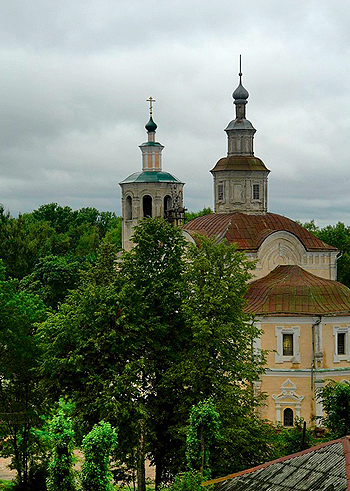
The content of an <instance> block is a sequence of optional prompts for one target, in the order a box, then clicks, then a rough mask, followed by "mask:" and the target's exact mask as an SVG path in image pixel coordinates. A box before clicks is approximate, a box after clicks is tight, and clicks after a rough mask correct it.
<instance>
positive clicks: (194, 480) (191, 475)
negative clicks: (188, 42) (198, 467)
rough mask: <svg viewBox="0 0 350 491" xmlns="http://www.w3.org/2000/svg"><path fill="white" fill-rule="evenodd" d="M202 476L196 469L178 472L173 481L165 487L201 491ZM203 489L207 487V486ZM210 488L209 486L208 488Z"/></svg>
mask: <svg viewBox="0 0 350 491" xmlns="http://www.w3.org/2000/svg"><path fill="white" fill-rule="evenodd" d="M201 482H202V476H201V473H200V472H198V471H187V472H182V473H180V474H178V475H177V476H176V477H175V479H174V482H173V483H172V484H171V485H170V486H168V487H167V488H166V489H167V490H168V491H202V490H203V487H202V486H201ZM205 489H208V488H207V487H206V488H205ZM209 489H210V488H209Z"/></svg>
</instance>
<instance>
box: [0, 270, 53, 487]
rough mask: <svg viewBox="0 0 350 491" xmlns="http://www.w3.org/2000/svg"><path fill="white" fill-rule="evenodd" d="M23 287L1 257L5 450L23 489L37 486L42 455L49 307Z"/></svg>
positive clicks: (0, 401) (0, 423)
mask: <svg viewBox="0 0 350 491" xmlns="http://www.w3.org/2000/svg"><path fill="white" fill-rule="evenodd" d="M17 286H18V282H17V281H15V280H5V268H4V267H3V265H2V263H1V261H0V413H1V419H0V433H1V437H2V445H1V449H0V451H1V455H2V456H4V457H9V456H10V457H11V459H12V460H11V466H12V468H14V469H16V471H17V481H18V485H19V488H20V489H23V490H27V489H30V486H31V485H33V486H34V483H33V481H34V480H35V476H34V474H33V471H34V469H35V468H37V467H38V460H40V456H39V457H38V455H37V454H38V452H40V446H41V444H40V441H39V439H38V438H37V435H36V433H35V431H34V429H35V428H40V427H41V425H42V420H41V416H42V415H43V414H45V411H46V409H47V408H46V405H45V402H44V401H43V400H42V397H41V394H40V391H39V388H38V372H37V369H38V359H39V348H38V345H37V340H36V337H35V330H36V327H35V325H36V323H37V322H41V321H43V320H44V319H45V317H46V315H47V309H46V307H45V305H44V303H43V302H42V301H41V300H40V299H39V298H38V297H37V296H36V295H33V294H29V293H24V292H19V291H18V288H17ZM36 459H38V460H36Z"/></svg>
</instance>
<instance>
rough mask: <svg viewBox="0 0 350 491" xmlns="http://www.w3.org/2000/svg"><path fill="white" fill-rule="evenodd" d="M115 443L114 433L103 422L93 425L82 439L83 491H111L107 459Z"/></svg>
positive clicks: (109, 426)
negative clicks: (83, 458)
mask: <svg viewBox="0 0 350 491" xmlns="http://www.w3.org/2000/svg"><path fill="white" fill-rule="evenodd" d="M116 443H117V434H116V431H115V430H114V429H113V428H112V427H111V425H110V424H109V423H105V422H104V421H101V422H100V423H99V424H98V425H95V426H94V427H93V429H92V430H91V431H90V433H88V434H87V435H86V437H85V438H84V439H83V444H82V448H83V451H84V457H85V460H84V463H83V467H82V486H83V491H113V486H112V473H111V472H110V469H109V458H110V455H111V451H112V448H113V447H114V446H115V445H116Z"/></svg>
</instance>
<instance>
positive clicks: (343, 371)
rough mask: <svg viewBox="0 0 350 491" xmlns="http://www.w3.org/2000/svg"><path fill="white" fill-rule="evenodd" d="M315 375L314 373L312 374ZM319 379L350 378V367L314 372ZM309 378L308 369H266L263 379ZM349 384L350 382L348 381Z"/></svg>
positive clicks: (309, 372) (309, 370)
mask: <svg viewBox="0 0 350 491" xmlns="http://www.w3.org/2000/svg"><path fill="white" fill-rule="evenodd" d="M314 373H315V372H314ZM316 373H317V375H318V376H319V377H323V378H331V377H339V376H341V375H343V376H345V377H347V376H350V367H345V368H333V369H332V368H321V369H318V370H317V371H316ZM288 375H289V376H290V377H310V376H311V369H310V368H297V369H293V368H267V369H266V371H265V373H264V375H263V377H286V376H288ZM349 382H350V380H349Z"/></svg>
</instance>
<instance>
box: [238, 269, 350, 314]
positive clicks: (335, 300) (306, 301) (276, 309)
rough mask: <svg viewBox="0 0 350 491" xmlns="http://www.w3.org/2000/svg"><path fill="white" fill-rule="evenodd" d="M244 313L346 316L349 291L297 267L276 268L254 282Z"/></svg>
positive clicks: (343, 286)
mask: <svg viewBox="0 0 350 491" xmlns="http://www.w3.org/2000/svg"><path fill="white" fill-rule="evenodd" d="M246 299H247V302H248V304H247V306H246V308H245V311H246V312H247V313H250V314H260V315H286V316H288V315H349V314H350V290H349V288H347V287H346V286H345V285H342V284H341V283H339V282H338V281H333V280H326V279H324V278H319V277H318V276H315V275H313V274H311V273H308V272H307V271H305V270H304V269H302V268H300V267H299V266H277V268H276V269H274V270H273V271H272V272H271V273H269V274H268V275H267V276H265V277H264V278H260V279H259V280H256V281H253V282H252V283H251V284H250V285H249V289H248V292H247V294H246Z"/></svg>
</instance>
